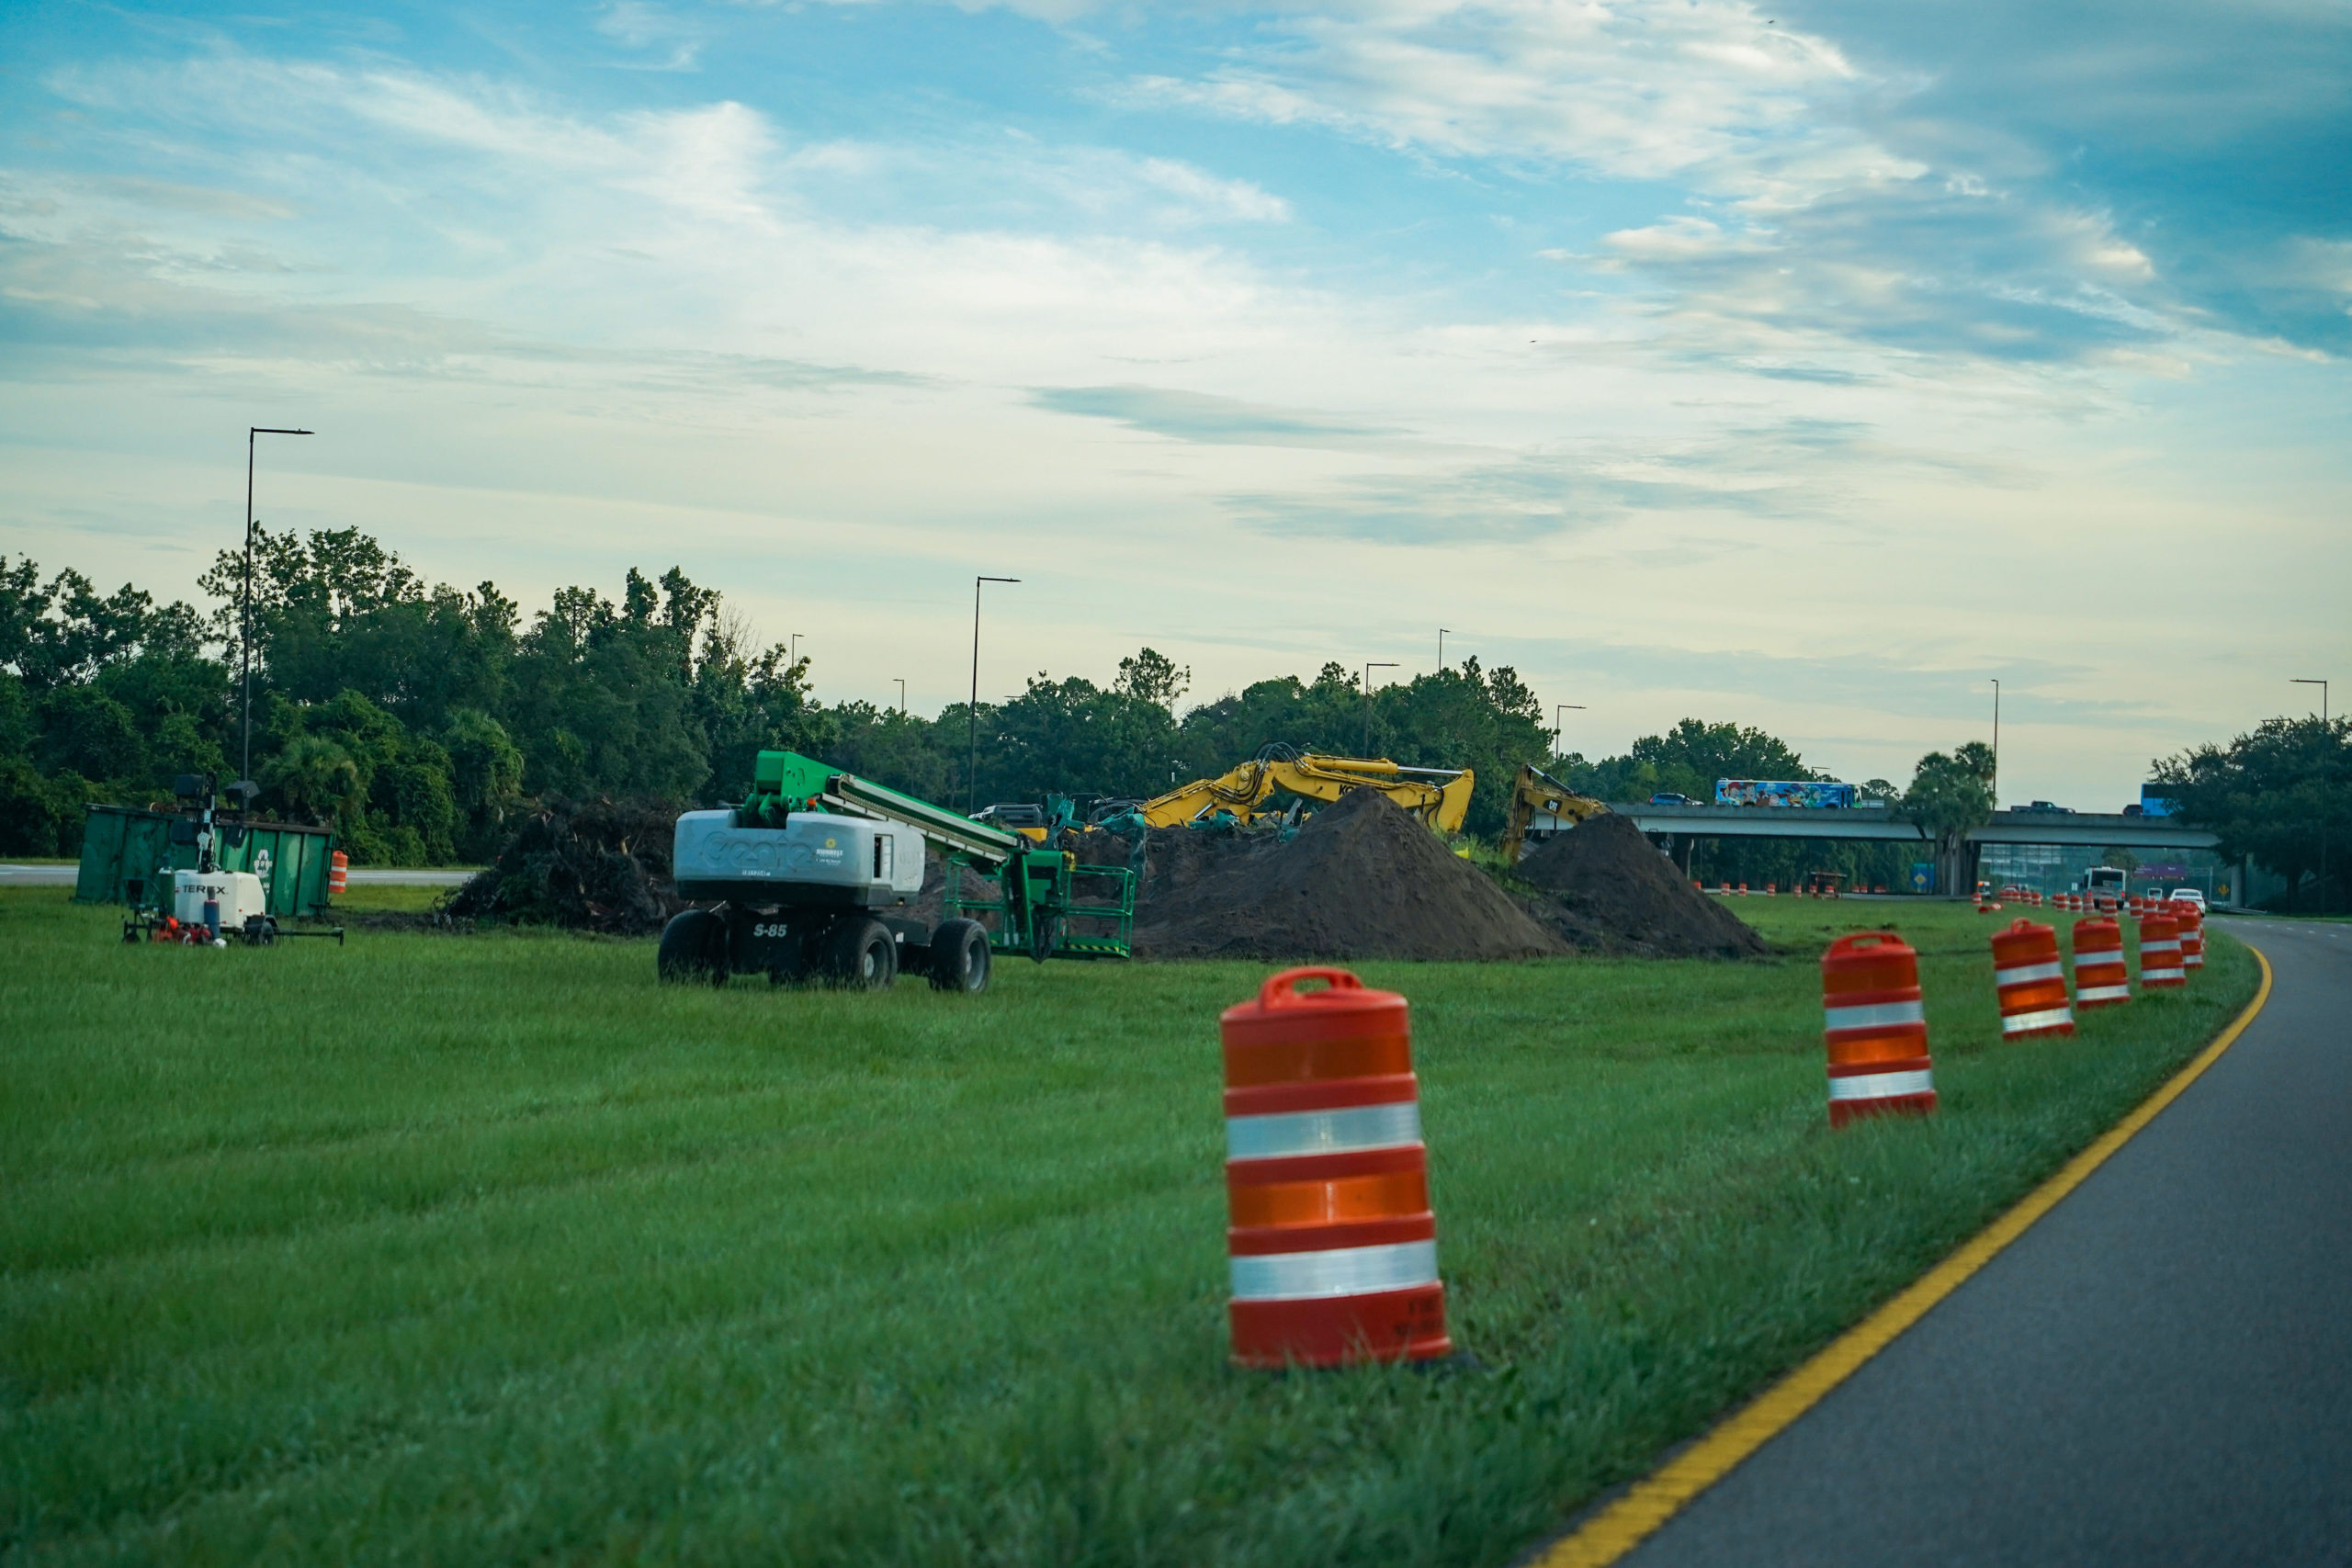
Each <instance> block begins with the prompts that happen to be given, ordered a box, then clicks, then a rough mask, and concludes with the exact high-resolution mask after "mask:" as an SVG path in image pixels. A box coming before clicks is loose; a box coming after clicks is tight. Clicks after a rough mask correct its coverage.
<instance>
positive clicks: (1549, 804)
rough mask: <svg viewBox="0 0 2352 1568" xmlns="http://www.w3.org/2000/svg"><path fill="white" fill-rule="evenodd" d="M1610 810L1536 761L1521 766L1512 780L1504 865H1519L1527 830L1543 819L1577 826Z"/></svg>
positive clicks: (1504, 826)
mask: <svg viewBox="0 0 2352 1568" xmlns="http://www.w3.org/2000/svg"><path fill="white" fill-rule="evenodd" d="M1608 809H1609V807H1606V806H1603V805H1602V804H1601V803H1600V802H1599V801H1597V800H1595V799H1593V798H1592V797H1591V796H1590V795H1578V794H1577V792H1576V791H1574V790H1572V789H1570V788H1569V787H1568V786H1567V785H1566V784H1562V783H1561V782H1560V781H1559V780H1557V779H1555V778H1554V777H1553V776H1552V775H1551V774H1549V773H1545V772H1544V770H1543V769H1541V768H1539V767H1537V766H1536V765H1535V764H1534V763H1532V762H1528V763H1525V764H1523V765H1521V768H1520V770H1519V776H1518V777H1517V778H1515V779H1513V780H1512V781H1511V785H1510V818H1509V819H1508V820H1507V821H1506V822H1505V823H1504V824H1503V842H1502V851H1503V863H1504V864H1505V865H1517V864H1518V863H1519V852H1520V850H1521V848H1522V847H1523V846H1524V845H1525V844H1526V842H1527V830H1528V829H1530V828H1531V827H1532V826H1534V824H1535V818H1537V817H1539V816H1542V817H1549V818H1552V819H1553V820H1554V821H1555V822H1557V821H1559V820H1560V819H1561V818H1566V819H1567V820H1568V822H1569V823H1570V824H1571V825H1573V824H1575V823H1577V822H1583V821H1587V820H1589V819H1590V818H1595V817H1598V816H1600V814H1601V813H1602V812H1604V811H1606V810H1608Z"/></svg>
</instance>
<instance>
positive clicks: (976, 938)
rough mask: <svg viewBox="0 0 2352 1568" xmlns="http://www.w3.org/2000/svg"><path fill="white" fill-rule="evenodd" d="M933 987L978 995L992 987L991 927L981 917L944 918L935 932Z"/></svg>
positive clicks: (933, 941) (932, 963)
mask: <svg viewBox="0 0 2352 1568" xmlns="http://www.w3.org/2000/svg"><path fill="white" fill-rule="evenodd" d="M931 988H932V989H933V990H934V991H962V992H964V993H965V994H966V995H967V996H977V995H978V994H979V993H980V992H982V991H985V990H987V989H988V988H989V929H988V927H986V926H984V925H982V924H980V922H979V921H978V920H960V919H959V920H942V921H940V922H939V929H938V930H937V931H933V932H932V933H931Z"/></svg>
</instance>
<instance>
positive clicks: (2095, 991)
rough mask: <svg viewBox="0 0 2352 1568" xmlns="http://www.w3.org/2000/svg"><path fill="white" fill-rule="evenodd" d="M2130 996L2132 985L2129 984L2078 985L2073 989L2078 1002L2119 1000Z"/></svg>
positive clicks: (2124, 999)
mask: <svg viewBox="0 0 2352 1568" xmlns="http://www.w3.org/2000/svg"><path fill="white" fill-rule="evenodd" d="M2130 999H2131V987H2129V986H2078V987H2075V1000H2076V1001H2078V1002H2120V1001H2129V1000H2130Z"/></svg>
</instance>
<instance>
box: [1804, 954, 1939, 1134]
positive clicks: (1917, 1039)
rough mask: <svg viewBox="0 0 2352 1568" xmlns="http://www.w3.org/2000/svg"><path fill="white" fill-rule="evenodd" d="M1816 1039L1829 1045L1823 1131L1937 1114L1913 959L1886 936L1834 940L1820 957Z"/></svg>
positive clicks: (1925, 1024) (1916, 965) (1916, 966)
mask: <svg viewBox="0 0 2352 1568" xmlns="http://www.w3.org/2000/svg"><path fill="white" fill-rule="evenodd" d="M1821 1014H1822V1033H1823V1038H1824V1039H1825V1040H1826V1041H1827V1043H1828V1045H1829V1124H1830V1125H1831V1126H1832V1127H1843V1126H1844V1125H1845V1124H1846V1123H1847V1122H1850V1121H1852V1120H1853V1119H1854V1118H1855V1117H1857V1116H1870V1115H1875V1114H1878V1113H1880V1112H1883V1111H1922V1112H1924V1111H1933V1110H1934V1109H1935V1108H1936V1080H1935V1073H1934V1064H1933V1063H1931V1062H1930V1061H1929V1060H1928V1015H1927V1012H1926V1010H1925V1009H1924V1008H1923V1007H1922V1005H1921V1003H1920V1000H1919V955H1918V953H1916V952H1914V951H1913V950H1912V948H1911V945H1910V943H1908V942H1905V941H1904V940H1903V939H1902V938H1901V937H1899V936H1897V935H1895V934H1894V932H1893V931H1860V932H1857V933H1856V934H1854V935H1852V936H1841V937H1839V938H1838V940H1837V941H1836V942H1831V943H1830V944H1829V951H1828V952H1826V953H1823V954H1822V955H1821Z"/></svg>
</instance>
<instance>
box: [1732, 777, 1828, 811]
mask: <svg viewBox="0 0 2352 1568" xmlns="http://www.w3.org/2000/svg"><path fill="white" fill-rule="evenodd" d="M1715 804H1716V805H1717V806H1772V807H1797V808H1799V809H1803V810H1812V811H1824V810H1827V811H1834V810H1838V809H1840V808H1842V807H1849V806H1851V805H1853V804H1854V786H1853V785H1852V784H1833V783H1829V782H1826V781H1825V780H1819V779H1717V780H1716V781H1715Z"/></svg>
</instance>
